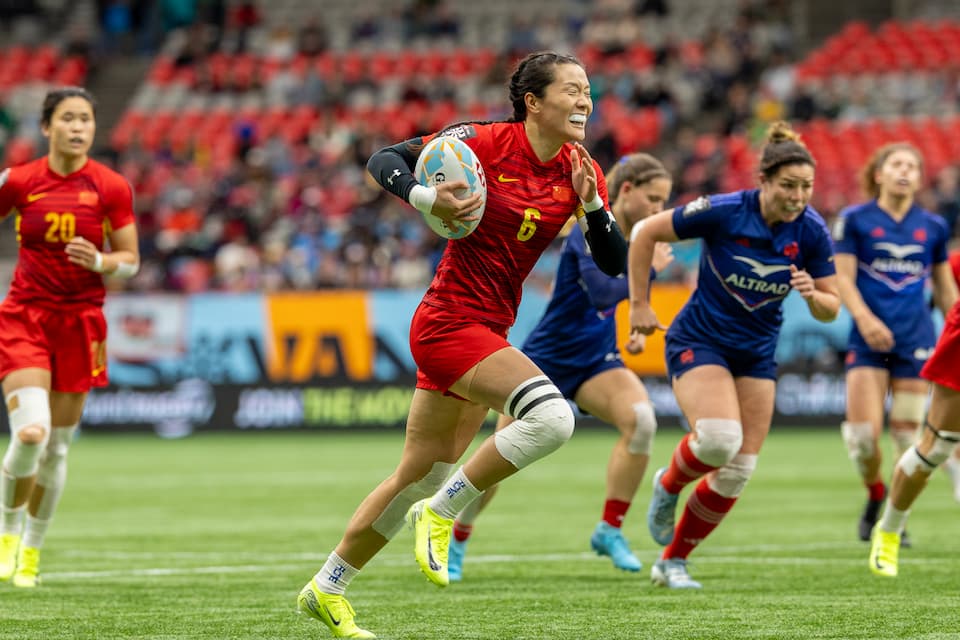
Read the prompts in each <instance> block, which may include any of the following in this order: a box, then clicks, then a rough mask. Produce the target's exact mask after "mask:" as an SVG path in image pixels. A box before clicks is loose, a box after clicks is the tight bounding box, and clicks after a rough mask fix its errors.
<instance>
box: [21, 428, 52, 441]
mask: <svg viewBox="0 0 960 640" xmlns="http://www.w3.org/2000/svg"><path fill="white" fill-rule="evenodd" d="M49 433H50V432H49V431H48V430H47V429H46V427H44V426H43V425H42V424H28V425H26V426H24V427H23V428H22V429H20V430H19V431H17V438H18V439H19V440H20V442H22V443H23V444H42V443H43V442H44V440H46V439H47V436H48V435H49Z"/></svg>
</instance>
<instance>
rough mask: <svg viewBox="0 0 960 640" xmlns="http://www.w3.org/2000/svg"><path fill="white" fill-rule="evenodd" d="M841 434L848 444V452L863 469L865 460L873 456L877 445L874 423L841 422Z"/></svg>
mask: <svg viewBox="0 0 960 640" xmlns="http://www.w3.org/2000/svg"><path fill="white" fill-rule="evenodd" d="M840 435H842V436H843V443H844V444H845V445H846V446H847V453H848V455H849V456H850V459H851V460H853V461H854V462H855V463H856V464H857V466H858V467H860V468H861V469H862V467H863V463H864V461H865V460H869V459H870V458H873V456H874V455H875V454H876V451H877V447H876V443H874V441H873V425H872V424H870V423H869V422H847V421H844V422H842V423H841V424H840Z"/></svg>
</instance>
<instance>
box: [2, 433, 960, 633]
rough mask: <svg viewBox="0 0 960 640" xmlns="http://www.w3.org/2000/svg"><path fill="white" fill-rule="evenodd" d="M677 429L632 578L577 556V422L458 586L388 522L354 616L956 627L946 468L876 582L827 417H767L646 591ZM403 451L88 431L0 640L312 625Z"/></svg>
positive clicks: (523, 483)
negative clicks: (322, 584) (346, 545)
mask: <svg viewBox="0 0 960 640" xmlns="http://www.w3.org/2000/svg"><path fill="white" fill-rule="evenodd" d="M680 436H681V432H680V430H679V429H664V430H663V431H662V432H661V434H660V435H659V436H658V438H657V441H656V447H655V450H654V456H653V462H652V464H651V468H650V470H649V471H648V473H647V477H646V478H645V479H644V484H643V486H642V488H641V490H640V492H639V494H638V496H637V499H636V501H635V503H634V505H633V508H632V510H631V512H630V513H629V514H628V516H627V522H626V525H625V528H624V529H625V532H626V534H627V537H628V538H629V540H630V541H631V542H632V544H633V546H634V548H635V549H636V551H637V554H638V556H639V557H640V558H641V560H642V561H643V562H644V568H643V570H642V571H641V572H640V573H639V574H627V573H623V572H619V571H616V570H614V569H613V567H612V566H611V564H610V562H609V560H607V559H606V558H599V557H596V556H595V555H593V554H592V553H591V552H590V551H589V543H588V540H589V536H590V532H591V531H592V529H593V527H594V525H595V524H596V522H597V520H598V519H599V517H600V512H601V507H602V500H603V491H604V471H605V466H606V460H607V457H608V455H609V450H610V446H611V445H612V443H613V440H614V434H613V432H612V430H605V429H582V430H580V431H578V432H577V433H576V434H575V436H574V437H573V439H572V440H571V441H570V442H569V443H568V444H567V445H565V446H564V447H563V448H561V449H560V450H559V451H558V452H557V453H555V454H553V455H552V456H550V457H549V458H547V459H545V460H543V461H541V462H539V463H536V464H535V465H533V466H532V467H530V468H528V469H526V470H524V471H523V472H521V473H520V474H518V475H517V476H515V477H514V478H512V479H510V480H509V481H507V482H506V483H505V484H504V486H503V488H502V491H501V493H500V495H498V496H497V498H496V500H494V501H493V502H492V503H491V505H490V508H489V509H488V511H487V512H485V513H484V514H482V515H481V517H480V519H479V520H478V522H477V526H476V528H475V532H474V535H473V538H472V539H471V541H470V543H469V547H468V557H467V564H466V565H465V577H464V582H462V583H460V584H455V585H451V586H450V587H449V588H447V589H438V588H436V587H434V586H433V585H432V584H430V583H428V582H427V580H426V579H425V578H424V577H423V576H422V575H421V574H420V573H419V571H418V570H417V568H416V564H415V561H414V559H413V552H412V537H411V535H410V533H409V532H407V531H403V532H401V533H400V534H399V535H398V536H397V537H396V538H395V539H394V540H393V542H392V543H391V544H390V545H388V546H387V547H386V549H384V551H383V552H382V554H381V555H380V556H378V557H377V558H375V559H374V561H373V562H371V563H370V564H369V565H368V566H367V568H366V570H365V571H364V572H362V573H361V574H360V576H359V577H358V578H357V579H356V580H354V582H353V585H352V586H351V588H350V591H349V595H350V598H351V601H352V603H353V605H354V606H355V608H356V609H357V612H358V620H359V622H360V624H361V625H362V626H364V627H366V628H368V629H370V630H372V631H374V632H375V633H377V634H378V636H379V637H380V638H387V639H389V638H404V639H424V640H427V639H436V640H440V639H447V638H465V639H477V640H480V639H491V640H493V639H497V640H499V639H501V638H511V639H517V640H519V639H531V640H532V639H541V638H543V639H547V638H550V639H580V638H724V639H727V638H770V639H782V638H797V639H807V638H929V639H932V638H960V607H958V602H960V599H958V598H960V591H958V585H960V553H958V552H960V505H958V504H956V503H955V502H954V501H953V499H952V495H951V492H950V490H949V483H948V481H947V478H946V476H945V474H943V473H942V472H938V473H937V474H936V475H935V476H934V477H933V479H932V481H931V486H930V487H929V488H928V489H927V491H926V492H925V493H924V494H923V495H922V496H921V498H920V500H919V501H918V504H917V505H916V506H915V509H914V513H913V515H912V516H911V519H910V524H909V530H910V532H911V534H912V536H913V539H914V548H913V549H910V550H905V551H904V552H903V553H902V554H901V557H902V561H901V567H900V572H901V575H900V577H899V578H897V579H894V580H883V579H880V578H876V577H874V576H872V575H871V574H870V573H869V571H868V569H867V562H866V556H867V545H866V543H863V542H860V541H859V540H857V539H856V537H855V530H856V520H857V518H858V515H859V511H860V508H861V506H862V501H863V498H864V491H863V489H862V488H861V487H860V486H859V483H858V481H857V480H856V478H855V476H854V471H853V468H852V466H851V463H850V462H849V461H848V460H847V457H846V452H845V451H844V448H843V445H842V443H841V439H840V436H839V433H838V432H837V431H833V430H799V429H789V428H777V427H775V428H774V431H773V433H772V434H771V436H770V439H769V440H768V442H767V445H766V447H765V449H764V451H763V452H762V454H761V456H760V464H759V468H758V470H757V473H756V475H755V476H754V478H753V480H752V481H751V483H750V485H749V486H748V487H747V489H746V491H745V493H744V495H743V496H742V497H741V499H740V502H739V503H738V504H737V506H736V508H735V509H734V511H733V512H732V513H731V514H730V516H729V517H728V518H727V519H726V521H725V522H724V523H723V524H722V525H721V527H720V528H719V529H718V530H717V531H715V532H714V534H713V535H712V536H711V537H710V538H708V539H707V541H706V542H705V543H704V544H703V545H702V546H701V547H700V549H698V550H697V551H696V552H695V553H694V555H693V556H692V562H691V573H692V574H693V576H694V577H695V578H696V579H698V580H700V581H702V582H703V585H704V588H703V590H702V591H700V592H671V591H668V590H665V589H660V588H655V587H653V586H651V584H650V582H649V567H650V565H651V563H652V562H653V561H654V559H655V558H656V556H657V548H656V547H655V545H654V543H653V542H652V541H651V540H650V539H649V537H648V535H647V534H646V528H645V523H644V518H645V512H646V507H647V502H648V497H649V493H650V477H651V476H652V471H653V470H654V469H655V468H656V467H657V466H660V465H662V464H664V463H665V461H666V460H667V459H668V457H669V455H670V452H671V451H672V449H673V446H674V444H675V443H676V442H677V440H678V438H679V437H680ZM401 444H402V435H401V434H400V433H399V432H394V433H376V434H371V433H358V434H344V433H273V434H263V433H256V434H253V433H251V434H247V433H243V434H231V435H227V434H206V435H204V434H201V435H195V436H193V437H190V438H187V439H183V440H174V441H167V440H160V439H157V438H155V437H153V436H145V435H112V436H104V435H93V434H87V435H83V436H82V437H81V438H80V439H79V440H78V441H77V442H76V443H75V444H74V447H73V449H72V451H71V454H70V480H69V484H68V487H67V491H66V493H65V495H64V498H63V502H62V503H61V508H60V511H59V513H58V514H57V517H56V520H55V522H54V523H53V525H52V526H51V530H50V533H49V535H48V539H47V544H46V548H45V549H44V552H43V559H42V560H43V562H42V572H43V577H44V584H43V586H42V587H41V588H39V589H37V590H35V591H22V590H16V589H14V588H12V587H11V586H10V585H8V584H0V638H11V639H13V638H15V639H17V640H26V639H33V638H36V639H43V640H48V639H54V638H111V639H114V638H116V639H119V638H150V639H158V640H159V639H174V638H210V639H228V638H244V639H267V638H285V639H286V638H325V637H328V635H327V633H326V630H325V629H323V628H321V627H320V626H319V625H318V624H317V623H315V622H314V621H312V620H308V619H305V618H303V617H302V616H297V615H296V613H295V599H296V595H297V592H298V590H299V589H300V587H301V586H302V585H303V584H304V583H305V582H306V581H307V580H308V579H309V578H310V577H311V576H312V575H313V573H314V572H315V571H316V570H317V569H318V568H319V567H320V565H321V564H322V562H323V561H324V559H325V558H326V555H327V553H328V552H329V551H330V550H331V549H332V547H333V546H334V545H335V544H336V542H337V540H338V539H339V537H340V535H341V533H342V531H343V527H344V525H345V524H346V521H347V519H348V518H349V516H350V514H351V513H352V512H353V509H354V508H355V507H356V505H357V504H358V502H359V501H360V500H361V499H362V498H363V497H364V495H366V493H367V491H369V490H370V489H371V488H372V487H373V486H374V485H375V484H376V483H378V482H379V481H380V480H381V479H383V478H384V477H385V476H386V475H387V474H388V473H389V472H390V470H391V469H392V468H393V465H394V464H395V462H396V460H397V459H398V456H399V453H400V448H401ZM886 451H887V455H888V461H887V462H886V463H885V469H886V472H887V474H888V475H889V467H890V461H889V447H887V449H886ZM688 491H689V490H688ZM686 495H687V491H685V492H684V496H683V497H684V498H686Z"/></svg>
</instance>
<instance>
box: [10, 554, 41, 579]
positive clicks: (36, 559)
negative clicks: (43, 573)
mask: <svg viewBox="0 0 960 640" xmlns="http://www.w3.org/2000/svg"><path fill="white" fill-rule="evenodd" d="M39 584H40V549H36V548H34V547H20V553H18V554H17V571H16V572H15V573H14V574H13V586H15V587H20V588H22V589H32V588H34V587H36V586H37V585H39Z"/></svg>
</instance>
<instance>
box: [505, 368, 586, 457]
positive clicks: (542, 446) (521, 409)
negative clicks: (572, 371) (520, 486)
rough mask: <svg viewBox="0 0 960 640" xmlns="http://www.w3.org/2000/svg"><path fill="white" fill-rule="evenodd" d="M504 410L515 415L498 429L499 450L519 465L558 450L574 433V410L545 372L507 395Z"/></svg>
mask: <svg viewBox="0 0 960 640" xmlns="http://www.w3.org/2000/svg"><path fill="white" fill-rule="evenodd" d="M503 413H505V414H507V415H509V416H511V417H513V418H515V420H514V421H513V422H511V423H510V424H509V425H507V426H506V427H504V428H503V429H501V430H500V431H497V433H496V434H495V435H494V444H495V445H496V447H497V451H499V452H500V455H502V456H503V457H504V459H506V460H507V461H508V462H510V463H511V464H512V465H513V466H515V467H516V468H517V469H523V468H524V467H526V466H527V465H529V464H530V463H531V462H534V461H536V460H539V459H540V458H543V457H544V456H546V455H548V454H550V453H552V452H554V451H556V450H557V449H559V448H560V445H562V444H563V443H564V442H566V441H567V440H569V439H570V436H572V435H573V427H574V417H573V410H572V409H570V405H569V404H568V403H567V401H566V400H565V399H564V397H563V394H561V393H560V390H559V389H557V387H556V385H554V384H553V383H552V382H550V379H549V378H547V377H546V376H537V377H535V378H530V379H529V380H527V381H526V382H524V383H522V384H521V385H520V386H518V387H517V388H516V389H514V391H513V392H512V393H511V394H510V395H509V396H508V397H507V403H506V405H504V411H503Z"/></svg>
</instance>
